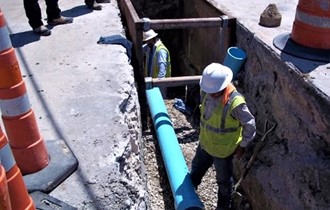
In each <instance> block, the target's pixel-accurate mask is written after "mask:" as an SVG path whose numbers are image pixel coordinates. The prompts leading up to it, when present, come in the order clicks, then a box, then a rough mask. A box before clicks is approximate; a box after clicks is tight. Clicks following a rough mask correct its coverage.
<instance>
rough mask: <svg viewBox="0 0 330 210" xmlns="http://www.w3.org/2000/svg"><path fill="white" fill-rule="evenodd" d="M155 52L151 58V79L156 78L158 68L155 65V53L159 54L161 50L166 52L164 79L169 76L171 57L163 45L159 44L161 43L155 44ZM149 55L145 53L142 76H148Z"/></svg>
mask: <svg viewBox="0 0 330 210" xmlns="http://www.w3.org/2000/svg"><path fill="white" fill-rule="evenodd" d="M155 45H156V50H155V52H154V54H153V58H152V69H153V70H152V77H153V78H157V77H158V72H159V67H158V65H156V63H157V56H156V55H157V53H158V52H159V50H161V49H163V50H166V52H167V55H168V56H167V60H166V75H165V77H170V76H171V57H170V52H169V51H168V49H167V48H166V47H165V45H164V44H163V43H162V42H161V41H157V42H156V44H155ZM149 54H150V53H147V55H146V57H145V62H144V75H146V76H148V62H149V56H150V55H149Z"/></svg>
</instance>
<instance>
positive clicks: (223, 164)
mask: <svg viewBox="0 0 330 210" xmlns="http://www.w3.org/2000/svg"><path fill="white" fill-rule="evenodd" d="M232 78H233V73H232V71H231V70H230V68H228V67H226V66H224V65H221V64H219V63H212V64H210V65H208V66H207V67H206V68H205V69H204V71H203V74H202V78H201V80H200V87H201V105H200V109H201V117H200V134H199V145H198V147H197V150H196V154H195V157H194V158H193V161H192V165H191V179H192V183H193V185H194V187H195V188H196V189H197V187H198V185H199V184H200V183H201V180H202V178H203V176H204V175H205V173H206V172H207V170H208V169H209V168H210V167H211V166H212V164H213V165H214V167H215V170H216V180H217V184H218V203H217V210H220V209H230V206H231V193H232V184H233V183H232V176H233V157H234V156H236V157H237V158H240V157H241V156H242V155H243V154H244V152H245V148H246V146H247V145H248V144H249V143H250V142H251V141H252V139H253V138H254V136H255V134H256V125H255V118H254V116H253V115H252V114H251V113H250V111H249V108H248V107H247V105H246V102H245V99H244V97H243V96H242V95H241V94H240V93H239V92H238V91H237V90H236V88H235V87H234V85H233V84H232V83H231V81H232Z"/></svg>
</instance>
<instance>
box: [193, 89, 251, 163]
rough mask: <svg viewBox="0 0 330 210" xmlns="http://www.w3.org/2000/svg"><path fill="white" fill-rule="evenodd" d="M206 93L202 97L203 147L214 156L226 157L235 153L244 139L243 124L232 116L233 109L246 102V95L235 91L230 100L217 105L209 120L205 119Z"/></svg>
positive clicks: (201, 135) (200, 138)
mask: <svg viewBox="0 0 330 210" xmlns="http://www.w3.org/2000/svg"><path fill="white" fill-rule="evenodd" d="M205 99H206V95H205V96H204V97H203V98H202V104H201V120H200V133H199V140H200V144H201V146H202V148H203V149H204V150H205V151H206V152H207V153H209V154H210V155H212V156H215V157H219V158H226V157H228V156H229V155H231V154H233V152H234V151H235V149H236V147H237V146H238V145H239V143H240V142H241V141H242V126H241V124H240V122H239V121H238V120H236V119H234V118H233V117H232V116H231V112H232V110H233V109H234V108H235V107H237V106H238V105H240V104H243V103H246V102H245V99H244V97H243V96H242V95H241V94H240V93H238V92H237V91H234V92H232V93H231V95H230V97H229V100H228V102H227V103H226V104H225V105H222V104H221V103H220V102H219V105H218V106H217V107H216V109H215V110H214V112H213V113H212V115H211V117H210V118H209V119H208V120H205V119H204V116H203V115H204V110H205Z"/></svg>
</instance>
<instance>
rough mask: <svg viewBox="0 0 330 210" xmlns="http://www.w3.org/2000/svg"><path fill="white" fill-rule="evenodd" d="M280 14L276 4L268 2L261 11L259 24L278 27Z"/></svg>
mask: <svg viewBox="0 0 330 210" xmlns="http://www.w3.org/2000/svg"><path fill="white" fill-rule="evenodd" d="M281 20H282V15H281V14H280V12H279V11H278V9H277V6H276V4H269V5H268V6H267V8H266V9H265V10H264V11H263V12H262V13H261V15H260V21H259V25H261V26H266V27H278V26H280V25H281Z"/></svg>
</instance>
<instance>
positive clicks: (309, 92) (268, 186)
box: [120, 0, 330, 210]
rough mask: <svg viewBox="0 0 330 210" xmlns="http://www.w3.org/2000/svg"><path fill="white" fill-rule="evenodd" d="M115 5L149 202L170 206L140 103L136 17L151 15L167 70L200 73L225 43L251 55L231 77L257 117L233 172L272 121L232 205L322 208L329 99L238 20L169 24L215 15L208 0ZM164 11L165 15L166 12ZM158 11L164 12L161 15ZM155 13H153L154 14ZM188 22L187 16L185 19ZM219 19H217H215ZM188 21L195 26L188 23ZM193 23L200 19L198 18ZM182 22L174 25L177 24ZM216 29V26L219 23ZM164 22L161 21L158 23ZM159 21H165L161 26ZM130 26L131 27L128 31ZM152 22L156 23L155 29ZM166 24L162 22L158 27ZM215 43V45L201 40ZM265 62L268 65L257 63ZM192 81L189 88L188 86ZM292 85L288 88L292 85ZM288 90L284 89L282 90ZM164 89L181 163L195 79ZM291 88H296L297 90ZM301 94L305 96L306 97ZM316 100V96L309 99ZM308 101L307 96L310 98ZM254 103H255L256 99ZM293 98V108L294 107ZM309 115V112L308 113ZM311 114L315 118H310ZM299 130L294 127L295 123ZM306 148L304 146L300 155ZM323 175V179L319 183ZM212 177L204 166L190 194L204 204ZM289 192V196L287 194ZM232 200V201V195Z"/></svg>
mask: <svg viewBox="0 0 330 210" xmlns="http://www.w3.org/2000/svg"><path fill="white" fill-rule="evenodd" d="M120 2H121V8H122V11H123V14H124V16H125V17H126V18H127V17H129V16H130V17H129V18H128V20H124V22H125V21H127V22H126V24H127V27H128V28H131V31H128V32H127V34H128V37H130V38H131V39H132V40H133V42H134V43H135V46H134V47H135V56H136V57H135V59H136V60H133V66H134V69H135V78H136V79H137V83H138V86H139V87H138V89H139V98H140V103H141V104H142V105H141V107H142V109H141V117H142V122H143V138H142V141H143V142H142V144H141V145H142V151H143V159H144V164H145V166H146V182H147V189H148V196H149V198H148V199H149V205H150V208H151V209H168V210H169V209H174V205H173V196H172V193H171V189H170V185H169V181H168V178H167V174H166V170H165V167H164V164H163V160H162V157H161V154H160V153H161V152H160V150H159V146H158V142H157V137H156V135H155V133H154V129H153V126H152V123H151V122H150V120H149V121H148V120H147V119H148V113H147V111H146V110H145V109H144V108H145V107H146V101H145V100H144V98H145V95H144V94H145V93H144V91H145V86H144V84H143V81H144V78H143V76H142V73H141V72H142V71H141V55H140V54H139V51H141V48H140V45H141V44H142V42H141V37H142V28H143V25H144V22H143V21H141V18H143V17H148V18H150V19H151V20H153V19H156V20H155V21H154V22H152V21H151V24H152V25H153V26H154V27H155V28H154V29H155V30H156V31H157V32H158V33H159V37H160V39H161V40H162V41H163V42H164V44H165V45H166V46H167V47H168V49H169V51H170V54H171V61H172V72H173V74H172V76H175V77H176V76H177V77H179V76H185V75H200V74H201V71H202V69H203V68H204V67H205V66H206V65H207V64H209V63H211V62H220V63H221V62H222V61H223V59H224V56H225V52H226V49H227V48H228V47H229V46H233V45H236V46H240V47H242V48H243V49H245V50H246V51H247V53H248V54H249V55H250V56H251V59H249V60H248V61H247V63H246V64H245V67H244V72H243V73H242V74H241V75H239V77H238V80H237V81H235V86H236V87H237V88H238V90H239V91H240V92H241V93H243V95H245V96H246V99H247V103H248V105H249V107H250V109H251V111H252V113H253V114H254V115H255V117H256V120H257V129H258V132H257V136H256V138H255V140H254V142H253V143H252V144H251V145H250V146H249V148H248V151H247V153H246V154H245V156H244V158H243V161H236V160H235V161H234V164H235V166H234V174H235V178H236V179H237V178H239V177H240V176H241V174H242V173H243V170H244V165H245V164H246V163H247V162H248V160H249V158H250V157H251V155H252V151H253V146H254V145H255V143H256V142H258V141H259V140H260V138H261V136H262V134H264V133H265V129H264V127H263V125H264V123H265V121H266V120H270V121H271V122H273V123H275V124H277V127H276V130H275V131H274V132H272V133H270V134H269V135H268V137H267V139H266V142H265V145H264V146H263V148H262V150H261V151H260V153H259V154H258V156H257V159H256V160H255V163H254V165H253V169H252V170H251V171H250V172H249V175H248V176H247V177H246V178H245V180H244V181H243V183H242V186H241V188H240V189H239V191H240V192H241V193H242V194H243V197H242V200H240V202H239V203H240V205H238V204H237V203H234V206H235V209H255V210H256V209H274V210H275V209H276V210H277V209H288V210H290V209H328V207H330V206H329V203H330V197H329V195H330V193H329V192H330V191H329V189H328V187H324V186H329V184H330V180H329V179H328V177H330V167H329V158H330V156H329V152H328V151H330V149H329V145H330V143H329V139H330V138H329V134H328V132H327V131H326V129H323V128H326V127H328V128H329V126H330V122H329V119H330V118H328V117H327V116H328V115H329V113H328V112H326V113H324V114H325V115H324V116H322V114H321V113H322V112H323V111H322V110H326V109H327V108H326V107H328V106H329V102H328V101H327V100H325V99H324V97H323V96H322V94H321V93H320V92H319V91H317V90H315V88H313V87H312V86H311V85H310V84H309V83H308V81H306V80H304V78H303V77H301V76H300V73H299V72H298V71H297V69H296V68H294V67H292V66H287V64H285V63H284V62H282V61H281V60H280V58H279V57H278V56H276V55H274V53H273V52H270V51H269V49H268V48H267V47H266V46H264V44H263V43H262V42H260V40H258V39H257V38H255V37H254V36H253V34H251V33H250V32H249V31H248V30H247V29H246V28H245V27H244V26H242V25H240V23H236V21H235V18H232V17H229V19H228V22H227V23H226V24H227V26H229V27H228V28H224V27H223V26H224V22H223V19H222V20H220V22H219V20H218V19H216V18H215V19H214V21H213V22H212V23H210V24H209V25H207V24H205V22H204V23H201V22H198V21H197V22H198V23H196V21H195V22H193V23H192V25H190V26H188V25H186V26H187V28H184V27H172V28H171V26H173V25H174V22H175V20H174V21H173V22H171V19H172V20H173V19H176V18H177V19H179V18H182V17H184V18H195V17H196V16H198V17H199V18H203V17H208V18H211V19H212V17H219V16H221V15H223V13H221V12H220V11H219V10H218V9H216V8H214V7H212V5H210V3H209V1H207V0H206V1H200V0H196V1H195V0H192V1H190V3H189V5H187V4H184V2H185V1H182V0H173V1H148V0H141V1H133V2H130V1H128V0H122V1H120ZM124 2H126V3H127V2H128V3H132V5H134V8H135V10H134V9H133V10H134V11H133V12H136V13H137V14H133V15H132V7H129V6H128V7H124V6H123V4H124ZM167 18H168V19H167ZM162 19H167V20H170V21H169V22H170V23H169V22H162V21H161V20H162ZM159 20H160V21H159ZM188 22H189V21H188ZM218 22H219V24H220V25H217V24H218ZM194 24H195V26H193V25H194ZM199 24H200V25H199ZM181 26H182V25H181ZM218 26H221V27H220V30H219V27H218ZM162 27H165V28H162ZM166 27H167V28H166ZM132 28H133V29H134V30H133V31H134V32H132ZM157 29H159V30H157ZM166 29H168V30H166ZM212 44H213V45H216V46H217V47H214V48H216V49H217V50H213V51H212V49H210V48H209V47H208V46H210V45H212ZM265 69H271V70H267V71H266V70H265ZM196 89H197V90H196ZM293 89H295V91H292V90H293ZM284 90H288V91H287V92H286V93H285V94H283V93H282V92H283V91H284ZM168 93H169V96H168V98H166V99H165V100H164V103H165V105H166V107H167V110H168V114H169V116H170V119H171V121H172V123H173V127H174V130H175V133H176V135H177V138H178V141H179V145H180V148H181V149H182V153H183V155H184V158H185V160H186V163H187V165H188V167H190V161H191V160H192V158H193V155H194V152H195V149H196V146H197V144H198V125H199V121H198V118H199V117H198V115H199V113H198V109H197V108H196V106H197V104H198V98H199V94H198V93H199V91H198V85H197V86H196V85H192V86H189V88H188V91H187V90H186V89H185V86H183V87H172V88H169V92H168ZM297 96H299V97H298V98H297ZM175 98H180V99H182V100H183V101H184V102H186V103H187V104H186V105H187V106H189V107H190V108H191V109H192V110H193V112H192V113H190V114H187V113H182V112H180V111H179V110H177V109H175V108H174V100H175ZM307 99H309V100H310V101H311V102H309V103H308V102H306V101H308V100H307ZM316 101H318V102H316ZM314 102H315V103H314ZM260 105H262V106H260ZM296 105H299V107H300V108H301V111H300V112H298V111H295V110H294V109H295V108H294V107H296ZM311 115H314V116H311ZM315 118H319V119H321V120H318V121H317V122H315V121H314V120H311V119H315ZM297 130H299V132H298V131H297ZM306 154H308V155H307V156H306ZM320 183H325V184H326V185H321V184H320ZM216 191H217V185H216V183H215V173H214V170H213V168H210V170H209V171H208V173H207V174H206V176H205V177H204V179H203V181H202V184H201V186H200V187H199V189H198V192H197V193H198V195H199V197H200V199H201V201H202V202H203V204H204V205H205V209H214V208H215V205H216V200H217V198H216ZM288 195H290V196H291V198H290V199H287V196H288ZM234 202H235V201H234Z"/></svg>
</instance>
